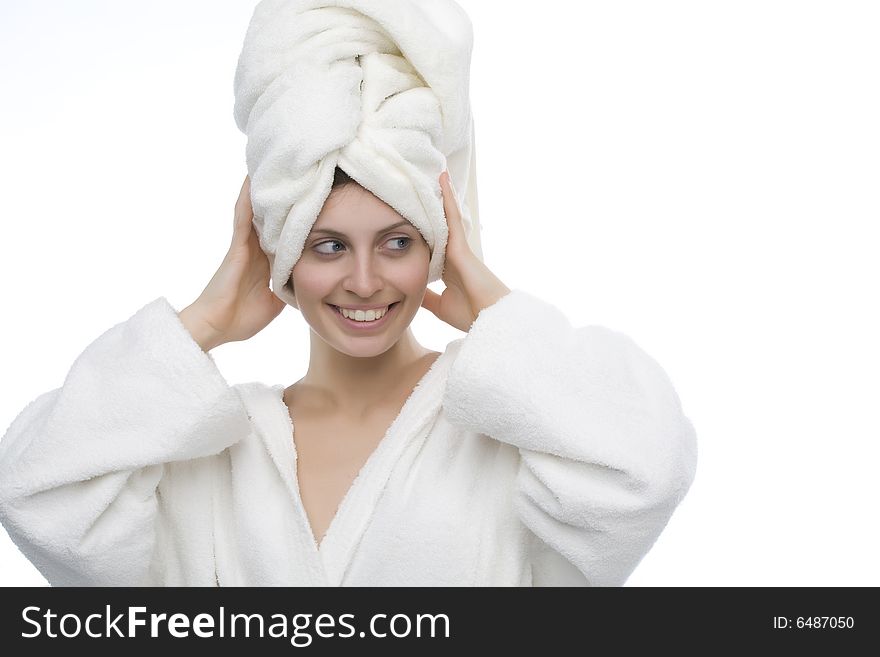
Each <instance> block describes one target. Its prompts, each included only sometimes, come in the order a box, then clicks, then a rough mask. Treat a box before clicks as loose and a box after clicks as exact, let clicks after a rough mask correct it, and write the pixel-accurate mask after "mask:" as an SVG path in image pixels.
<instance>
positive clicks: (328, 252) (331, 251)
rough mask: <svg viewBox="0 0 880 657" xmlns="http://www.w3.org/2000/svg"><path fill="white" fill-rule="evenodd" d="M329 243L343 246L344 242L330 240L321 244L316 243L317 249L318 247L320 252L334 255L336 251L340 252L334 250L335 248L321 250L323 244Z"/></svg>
mask: <svg viewBox="0 0 880 657" xmlns="http://www.w3.org/2000/svg"><path fill="white" fill-rule="evenodd" d="M328 244H330V245H333V244H339V245H340V246H341V245H342V242H340V241H338V240H330V241H329V242H321V243H320V244H316V245H315V249H316V250H317V251H318V253H320V254H321V255H333V254H334V253H339V251H334V250H332V249H331V250H330V251H321V250H320V248H321V247H322V246H327V245H328Z"/></svg>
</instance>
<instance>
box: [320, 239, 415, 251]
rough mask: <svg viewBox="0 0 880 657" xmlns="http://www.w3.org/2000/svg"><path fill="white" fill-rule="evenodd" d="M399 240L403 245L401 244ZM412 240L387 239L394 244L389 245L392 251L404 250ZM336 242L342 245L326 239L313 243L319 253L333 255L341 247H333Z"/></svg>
mask: <svg viewBox="0 0 880 657" xmlns="http://www.w3.org/2000/svg"><path fill="white" fill-rule="evenodd" d="M401 242H403V245H402V246H401V244H400V243H401ZM411 242H412V238H411V237H394V238H392V239H390V240H388V244H392V245H394V246H392V247H391V250H392V251H405V250H406V249H408V248H409V245H410V243H411ZM335 244H338V245H339V246H340V247H342V246H344V245H343V244H342V242H340V241H339V240H328V241H326V242H321V243H320V244H316V245H315V250H316V251H317V252H318V253H320V254H321V255H334V254H336V253H339V251H340V250H341V249H335V248H334V247H333V245H335ZM322 246H323V247H329V248H328V249H327V250H321V247H322Z"/></svg>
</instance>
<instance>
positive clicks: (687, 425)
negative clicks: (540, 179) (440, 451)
mask: <svg viewBox="0 0 880 657" xmlns="http://www.w3.org/2000/svg"><path fill="white" fill-rule="evenodd" d="M444 407H445V409H446V412H447V413H448V416H449V418H450V420H451V421H452V422H453V423H455V424H457V425H459V426H461V427H464V428H467V429H469V430H472V431H475V432H478V433H482V434H484V435H487V436H490V437H492V438H494V439H496V440H501V441H503V442H506V443H509V444H511V445H514V446H516V447H517V448H518V449H519V452H520V455H521V458H522V460H521V463H520V469H519V471H518V473H517V482H516V483H517V487H516V489H517V499H516V508H517V511H518V513H519V515H520V518H521V520H522V522H523V523H524V524H525V525H526V526H527V527H528V528H529V530H530V531H531V533H532V535H533V537H534V538H535V539H537V540H535V541H534V544H533V546H532V548H531V551H532V557H533V559H532V569H533V581H534V583H535V584H536V585H544V584H546V585H564V584H577V583H580V584H589V585H593V586H597V585H598V586H608V585H611V586H619V585H622V584H623V583H624V582H625V581H626V579H627V578H628V577H629V575H630V574H631V573H632V571H633V570H634V569H635V567H636V566H637V565H638V563H639V562H640V561H641V559H642V558H643V557H644V555H645V554H646V553H647V552H648V550H649V549H650V548H651V546H652V545H653V544H654V542H655V541H656V539H657V537H658V536H659V535H660V533H661V532H662V530H663V528H664V527H665V526H666V524H667V522H668V520H669V518H670V517H671V515H672V512H673V511H674V510H675V507H676V506H677V505H678V503H679V502H680V501H681V499H682V498H683V497H684V495H685V493H686V492H687V491H688V489H689V487H690V485H691V482H692V481H693V479H694V474H695V469H696V462H697V446H696V436H695V432H694V429H693V426H692V424H691V422H690V421H689V420H688V419H687V418H686V417H685V416H684V415H683V413H682V408H681V404H680V401H679V398H678V396H677V394H676V392H675V390H674V389H673V387H672V384H671V383H670V381H669V378H668V377H667V375H666V374H665V372H664V371H663V370H662V368H661V367H660V366H659V365H658V364H657V363H656V361H654V360H653V359H652V358H651V357H650V356H648V355H647V354H646V353H645V352H644V351H643V350H642V349H641V348H639V347H638V346H637V345H636V344H635V343H634V342H633V341H632V340H631V339H630V338H628V337H627V336H625V335H623V334H621V333H618V332H615V331H612V330H610V329H607V328H604V327H601V326H585V327H581V328H572V326H571V324H570V323H569V321H568V319H567V318H566V317H565V315H563V314H562V313H561V312H560V311H559V310H558V309H557V308H555V307H554V306H552V305H551V304H548V303H546V302H544V301H542V300H540V299H538V298H537V297H534V296H532V295H530V294H528V293H526V292H523V291H521V290H513V291H512V292H511V293H510V294H508V295H506V296H504V297H503V298H501V299H500V300H499V301H498V302H497V303H495V304H493V305H491V306H489V307H488V308H485V309H483V310H482V312H480V314H479V315H478V317H477V319H476V320H475V322H474V324H473V325H472V326H471V328H470V331H469V332H468V335H467V336H466V337H465V338H464V340H463V341H462V345H461V349H460V351H459V354H458V357H457V359H456V361H455V363H454V364H453V366H452V368H451V370H450V374H449V379H448V381H447V388H446V392H445V396H444ZM578 580H580V581H578Z"/></svg>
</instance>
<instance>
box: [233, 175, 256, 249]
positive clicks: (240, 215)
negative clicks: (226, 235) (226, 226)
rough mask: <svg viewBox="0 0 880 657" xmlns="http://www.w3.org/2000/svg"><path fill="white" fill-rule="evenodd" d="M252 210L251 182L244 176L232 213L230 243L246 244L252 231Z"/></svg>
mask: <svg viewBox="0 0 880 657" xmlns="http://www.w3.org/2000/svg"><path fill="white" fill-rule="evenodd" d="M253 219H254V210H253V207H252V206H251V181H250V177H249V176H245V179H244V183H242V186H241V191H240V192H239V194H238V199H237V200H236V202H235V211H234V213H233V223H232V226H233V230H232V241H233V242H236V241H241V242H246V241H247V239H248V237H249V234H250V232H251V230H252V225H253Z"/></svg>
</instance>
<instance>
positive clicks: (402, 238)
mask: <svg viewBox="0 0 880 657" xmlns="http://www.w3.org/2000/svg"><path fill="white" fill-rule="evenodd" d="M388 241H389V242H391V243H394V242H404V245H403V246H402V247H400V248H395V249H394V250H395V251H403V250H405V249H406V248H407V247H408V246H409V243H410V242H412V239H411V238H409V237H395V238H394V239H390V240H388Z"/></svg>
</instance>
